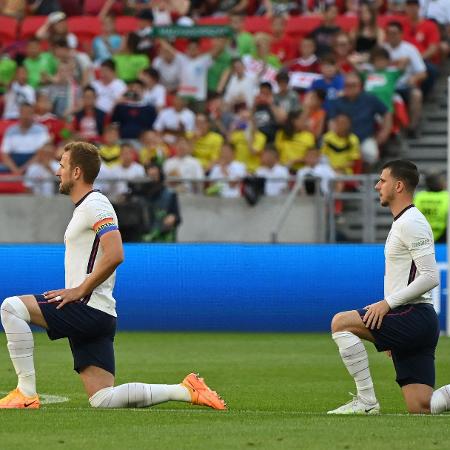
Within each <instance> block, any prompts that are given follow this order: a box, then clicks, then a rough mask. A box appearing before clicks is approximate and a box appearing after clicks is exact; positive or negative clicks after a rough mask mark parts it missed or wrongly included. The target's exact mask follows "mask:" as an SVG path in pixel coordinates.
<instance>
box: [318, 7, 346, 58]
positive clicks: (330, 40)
mask: <svg viewBox="0 0 450 450" xmlns="http://www.w3.org/2000/svg"><path fill="white" fill-rule="evenodd" d="M337 15H338V8H337V6H336V5H334V4H327V5H326V6H325V11H324V13H323V24H322V25H320V26H319V27H317V28H316V29H315V30H314V31H313V32H312V33H311V37H312V38H313V39H314V41H315V43H316V47H317V50H316V54H317V56H319V57H321V56H323V55H326V54H327V53H330V52H332V49H333V45H334V40H335V37H336V35H337V34H338V33H339V32H340V31H341V29H340V28H339V26H338V25H336V17H337Z"/></svg>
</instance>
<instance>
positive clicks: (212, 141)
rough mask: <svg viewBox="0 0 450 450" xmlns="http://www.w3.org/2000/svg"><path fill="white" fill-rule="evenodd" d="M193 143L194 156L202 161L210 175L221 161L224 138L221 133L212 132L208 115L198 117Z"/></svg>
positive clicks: (198, 115) (204, 168)
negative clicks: (219, 160)
mask: <svg viewBox="0 0 450 450" xmlns="http://www.w3.org/2000/svg"><path fill="white" fill-rule="evenodd" d="M191 143H192V155H193V156H194V157H195V158H197V159H198V161H200V164H201V165H202V167H203V170H204V171H205V173H208V172H209V171H210V170H211V167H212V166H213V165H214V164H215V163H216V162H217V160H218V159H219V154H220V149H221V148H222V145H223V137H222V136H221V135H220V134H219V133H216V132H215V131H211V128H210V124H209V120H208V117H207V116H206V114H197V115H196V117H195V130H194V133H193V134H192V139H191Z"/></svg>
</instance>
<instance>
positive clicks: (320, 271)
mask: <svg viewBox="0 0 450 450" xmlns="http://www.w3.org/2000/svg"><path fill="white" fill-rule="evenodd" d="M437 257H438V261H439V262H440V263H439V264H440V268H441V270H442V271H441V282H442V284H441V286H440V288H439V289H437V290H435V291H434V299H435V306H436V308H437V309H438V310H439V311H440V317H441V328H442V329H444V328H445V314H446V307H445V305H446V299H445V295H446V289H445V286H446V277H445V272H444V271H443V270H444V269H445V267H446V264H445V263H444V261H445V258H446V256H445V246H444V245H439V246H437ZM63 266H64V247H63V246H62V245H1V246H0V274H1V275H0V276H1V279H0V296H1V298H2V299H3V298H5V297H8V296H11V295H20V294H28V293H33V294H35V293H42V292H44V291H46V290H49V289H57V288H61V287H63V286H64V267H63ZM383 272H384V255H383V246H382V245H373V244H372V245H365V244H359V245H350V244H349V245H345V244H341V245H326V244H323V245H289V244H285V245H271V244H267V245H253V244H251V245H250V244H240V245H231V244H204V245H203V244H202V245H200V244H129V245H126V246H125V262H124V263H123V264H122V265H121V266H120V268H119V270H118V273H117V283H116V290H115V297H116V299H117V310H118V314H119V321H118V324H119V328H120V329H122V330H189V331H195V330H217V331H282V332H283V331H284V332H288V331H289V332H294V331H295V332H297V331H329V326H330V321H331V318H332V317H333V315H334V314H335V313H336V312H338V311H342V310H349V309H353V308H356V307H362V306H365V305H367V304H369V303H372V302H374V301H378V300H380V299H382V298H383V275H384V273H383ZM441 293H442V294H443V295H441Z"/></svg>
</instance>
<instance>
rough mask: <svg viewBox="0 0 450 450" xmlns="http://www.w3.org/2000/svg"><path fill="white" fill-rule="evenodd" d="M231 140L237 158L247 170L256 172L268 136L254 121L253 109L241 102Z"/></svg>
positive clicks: (231, 132) (233, 124)
mask: <svg viewBox="0 0 450 450" xmlns="http://www.w3.org/2000/svg"><path fill="white" fill-rule="evenodd" d="M229 142H230V143H231V145H232V146H233V147H234V149H235V152H236V159H237V160H238V161H240V162H242V163H244V164H245V166H246V169H247V172H249V173H254V172H255V170H256V169H257V168H258V167H259V165H260V163H261V161H260V155H261V152H262V151H263V149H264V147H265V145H266V142H267V138H266V135H265V134H264V133H261V131H259V130H258V129H257V128H256V127H255V124H254V123H253V120H252V114H251V111H250V110H249V109H248V108H247V107H246V106H245V104H241V105H240V106H239V108H238V109H237V112H236V119H235V121H234V122H233V123H232V125H231V131H230V134H229Z"/></svg>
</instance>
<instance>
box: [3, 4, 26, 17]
mask: <svg viewBox="0 0 450 450" xmlns="http://www.w3.org/2000/svg"><path fill="white" fill-rule="evenodd" d="M25 10H26V2H25V0H4V1H3V2H2V3H0V13H1V14H2V15H4V16H11V17H15V18H16V19H22V18H23V16H24V15H25Z"/></svg>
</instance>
